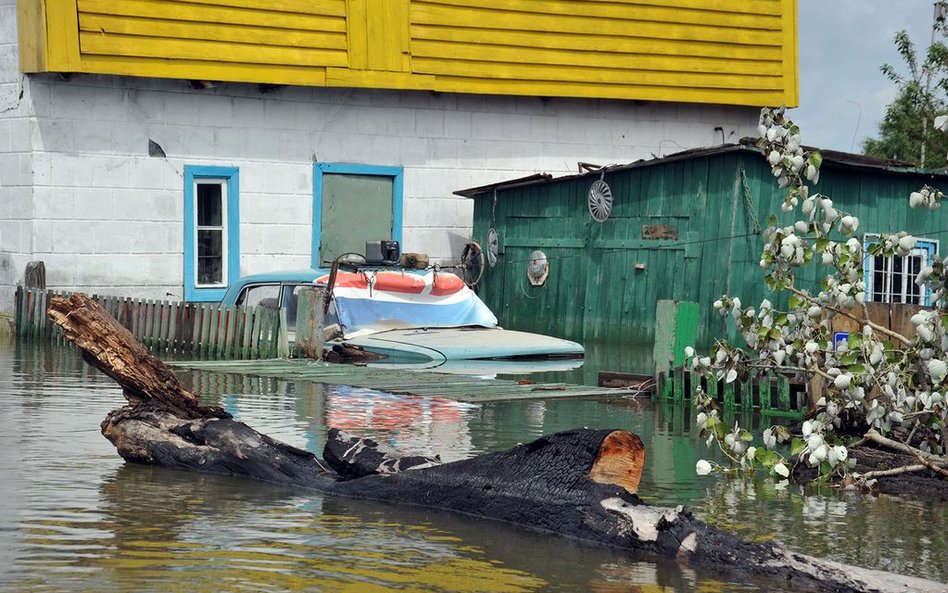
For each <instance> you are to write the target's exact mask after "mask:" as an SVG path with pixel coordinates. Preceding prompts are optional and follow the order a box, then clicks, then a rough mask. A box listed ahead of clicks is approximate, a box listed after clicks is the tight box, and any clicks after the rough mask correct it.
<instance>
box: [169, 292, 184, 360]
mask: <svg viewBox="0 0 948 593" xmlns="http://www.w3.org/2000/svg"><path fill="white" fill-rule="evenodd" d="M182 308H183V303H180V302H176V301H172V302H171V312H170V314H169V315H168V349H169V350H174V351H178V350H179V346H178V328H179V327H180V326H179V324H180V319H181V310H182Z"/></svg>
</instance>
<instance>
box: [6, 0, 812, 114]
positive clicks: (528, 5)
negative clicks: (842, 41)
mask: <svg viewBox="0 0 948 593" xmlns="http://www.w3.org/2000/svg"><path fill="white" fill-rule="evenodd" d="M19 6H20V12H19V16H20V47H21V53H20V64H21V68H22V70H23V71H24V72H76V73H89V74H93V73H94V74H117V75H127V76H149V77H158V78H186V79H199V80H211V81H233V82H256V83H268V84H286V85H305V86H329V87H353V88H384V89H413V90H426V91H437V92H452V93H455V92H456V93H479V94H500V95H521V96H544V97H581V98H597V99H633V100H644V101H684V102H693V103H719V104H726V105H752V106H761V105H778V104H783V105H789V106H795V105H796V102H797V63H796V2H795V0H748V1H741V2H735V1H734V0H603V1H583V0H580V1H575V0H574V1H565V0H223V1H210V0H196V1H193V2H176V1H169V0H128V1H123V2H114V1H110V0H21V1H20V4H19Z"/></svg>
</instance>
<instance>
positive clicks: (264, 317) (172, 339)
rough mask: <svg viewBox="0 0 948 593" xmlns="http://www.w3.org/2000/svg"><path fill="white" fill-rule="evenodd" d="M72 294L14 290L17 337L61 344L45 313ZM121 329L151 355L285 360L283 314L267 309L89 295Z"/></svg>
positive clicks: (55, 327)
mask: <svg viewBox="0 0 948 593" xmlns="http://www.w3.org/2000/svg"><path fill="white" fill-rule="evenodd" d="M70 294H71V293H68V292H62V291H54V290H39V289H24V288H23V287H18V288H17V291H16V301H15V307H16V311H15V316H16V333H17V335H19V336H22V337H24V338H47V339H62V331H61V330H60V329H59V327H57V326H55V325H53V323H52V322H51V321H50V319H49V316H47V315H46V310H47V308H48V306H49V301H50V299H51V298H52V297H54V296H62V297H68V296H69V295H70ZM92 299H93V300H95V301H96V302H97V303H98V304H99V305H101V306H102V307H103V308H104V309H105V310H106V311H107V312H108V313H109V315H111V316H112V317H114V318H115V319H116V320H117V321H118V322H119V323H120V324H122V325H123V326H124V327H126V328H127V329H128V330H129V331H131V332H132V335H134V336H135V337H136V338H138V339H139V340H140V341H141V342H142V343H143V344H145V345H146V346H148V347H149V348H150V349H151V350H152V351H155V352H160V351H164V352H180V353H187V354H189V355H198V356H202V357H204V356H206V357H227V358H276V357H284V356H288V355H289V348H288V341H287V334H286V311H285V310H284V309H272V308H269V307H239V306H222V305H219V304H217V303H182V302H176V301H159V300H147V299H132V298H125V297H115V296H102V295H92Z"/></svg>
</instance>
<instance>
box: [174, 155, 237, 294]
mask: <svg viewBox="0 0 948 593" xmlns="http://www.w3.org/2000/svg"><path fill="white" fill-rule="evenodd" d="M239 195H240V179H239V170H238V169H237V168H236V167H199V166H190V165H189V166H186V167H185V168H184V298H185V300H188V301H219V300H220V299H221V297H223V296H224V292H225V291H226V290H227V285H228V284H229V283H231V282H233V281H234V280H236V279H237V278H238V277H239V276H240V227H239V225H240V212H239Z"/></svg>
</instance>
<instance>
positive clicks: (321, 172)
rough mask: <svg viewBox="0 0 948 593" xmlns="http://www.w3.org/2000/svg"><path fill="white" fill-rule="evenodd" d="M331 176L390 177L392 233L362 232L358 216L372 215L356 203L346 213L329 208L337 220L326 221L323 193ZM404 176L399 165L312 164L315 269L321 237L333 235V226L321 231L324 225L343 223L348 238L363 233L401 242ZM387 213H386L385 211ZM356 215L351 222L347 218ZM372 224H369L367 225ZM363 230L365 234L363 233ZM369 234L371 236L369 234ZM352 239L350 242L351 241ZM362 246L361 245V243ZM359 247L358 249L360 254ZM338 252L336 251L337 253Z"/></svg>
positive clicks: (363, 218)
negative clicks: (385, 234)
mask: <svg viewBox="0 0 948 593" xmlns="http://www.w3.org/2000/svg"><path fill="white" fill-rule="evenodd" d="M333 175H353V176H372V177H387V178H390V179H391V183H392V202H391V208H392V209H391V215H392V217H391V221H392V226H391V233H390V235H387V236H375V235H374V234H372V232H371V231H361V230H360V229H361V228H362V227H361V225H359V224H358V220H357V219H358V218H361V219H362V220H363V221H366V220H368V219H370V218H371V217H372V215H373V213H372V212H371V211H366V210H365V209H364V207H362V206H360V205H359V204H352V209H351V211H350V212H349V215H348V216H346V215H344V214H341V213H339V211H338V210H332V211H333V212H336V213H338V214H339V215H337V216H336V219H337V220H327V219H325V217H324V215H323V212H324V192H325V191H326V189H327V187H326V186H327V177H328V176H333ZM403 177H404V169H403V168H402V167H383V166H375V165H358V164H350V163H313V239H312V247H311V250H312V251H311V255H310V261H311V262H312V266H313V267H314V268H319V267H321V262H320V261H319V260H320V257H319V254H320V247H321V246H322V245H323V242H324V240H331V239H332V238H331V237H330V236H329V235H331V234H333V231H335V230H336V229H334V228H330V229H327V230H326V232H324V229H323V225H324V224H327V225H334V224H340V221H341V223H342V224H344V225H346V228H344V229H342V231H344V232H345V233H347V234H348V235H349V239H350V240H351V239H358V238H359V237H360V236H362V235H365V236H364V239H365V240H374V239H394V240H395V241H398V242H399V243H401V242H402V201H403V198H402V191H403ZM385 214H386V216H387V213H385ZM351 218H356V220H355V222H354V223H353V222H352V221H351V220H350V219H351ZM369 226H371V225H369ZM366 233H368V234H367V235H366ZM369 235H371V236H369ZM350 242H351V241H350ZM363 247H364V245H363ZM361 251H362V249H361V248H360V249H359V252H360V253H361ZM337 255H338V254H337Z"/></svg>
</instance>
